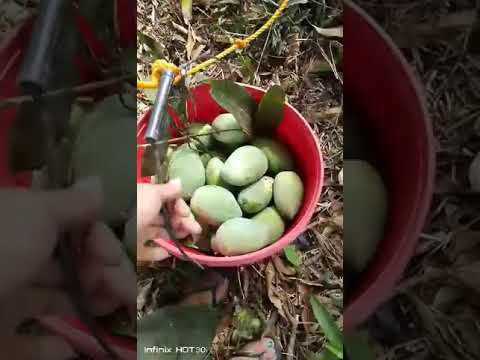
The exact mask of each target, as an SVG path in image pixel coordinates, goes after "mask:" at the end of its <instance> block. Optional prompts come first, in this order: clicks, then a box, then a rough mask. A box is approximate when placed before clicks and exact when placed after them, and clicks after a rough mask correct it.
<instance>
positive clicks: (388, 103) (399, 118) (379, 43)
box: [344, 1, 435, 331]
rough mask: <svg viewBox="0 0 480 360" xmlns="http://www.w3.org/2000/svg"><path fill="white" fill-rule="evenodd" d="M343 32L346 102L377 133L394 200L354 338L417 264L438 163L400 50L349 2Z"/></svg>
mask: <svg viewBox="0 0 480 360" xmlns="http://www.w3.org/2000/svg"><path fill="white" fill-rule="evenodd" d="M344 28H345V37H344V46H345V57H344V76H345V88H344V94H345V98H347V99H349V101H350V102H351V103H352V105H353V107H354V108H355V111H356V112H357V113H359V114H361V118H362V120H363V121H364V122H365V123H364V124H363V125H364V126H365V128H367V129H369V131H371V136H372V141H373V146H374V148H375V149H376V150H377V151H376V153H377V154H378V156H379V157H380V159H379V160H380V162H381V163H382V169H381V171H382V174H383V176H384V178H385V181H386V183H387V187H388V191H389V198H390V199H389V220H388V224H387V228H386V234H385V238H384V239H383V241H382V242H381V244H380V245H379V248H378V250H377V255H376V257H375V259H374V260H373V262H372V263H371V265H370V266H369V268H368V270H367V271H366V273H364V274H363V275H362V277H361V278H360V282H359V283H358V284H357V286H356V289H355V290H354V291H353V294H352V297H351V299H350V302H349V303H347V304H346V309H345V313H344V328H345V330H347V331H348V330H352V329H354V328H356V327H357V326H359V325H360V324H361V323H363V322H364V321H365V320H366V319H367V318H368V317H369V316H370V315H371V314H372V313H373V312H374V311H375V309H376V308H377V307H378V306H379V305H380V304H381V303H382V302H383V301H384V300H385V299H387V298H388V297H389V296H390V295H391V294H392V291H393V290H394V286H395V283H396V281H397V280H399V278H400V277H401V275H402V273H403V271H404V269H405V267H406V265H407V263H408V261H409V259H410V258H411V257H412V255H413V253H414V249H415V246H416V244H417V239H418V237H419V235H420V232H421V230H422V227H423V225H424V223H425V220H426V217H427V213H428V211H429V208H430V201H431V197H432V191H433V190H432V189H433V181H434V171H435V168H434V164H435V158H434V145H433V135H432V126H431V123H430V119H429V117H428V115H427V110H426V102H425V99H424V95H423V92H422V90H421V87H420V85H419V84H418V82H417V80H416V79H415V77H414V76H413V74H412V71H411V70H410V67H409V65H408V63H407V61H406V60H405V59H404V57H403V55H402V53H401V52H400V50H399V49H398V48H397V47H396V46H395V45H394V44H393V42H392V40H391V39H390V38H389V37H388V36H387V35H386V34H385V32H384V31H383V30H382V29H381V28H380V27H379V26H378V25H377V24H376V23H375V22H374V21H373V20H372V19H371V18H370V17H369V16H368V15H367V14H366V13H365V12H364V11H363V10H361V9H360V8H359V7H358V6H357V5H355V4H353V3H352V2H351V1H345V7H344Z"/></svg>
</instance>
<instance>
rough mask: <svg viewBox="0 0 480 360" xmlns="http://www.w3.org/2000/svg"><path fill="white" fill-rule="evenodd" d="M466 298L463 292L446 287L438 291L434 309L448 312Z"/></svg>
mask: <svg viewBox="0 0 480 360" xmlns="http://www.w3.org/2000/svg"><path fill="white" fill-rule="evenodd" d="M463 296H464V294H463V292H462V290H460V289H457V288H454V287H449V286H444V287H441V288H440V289H438V291H437V293H436V294H435V297H434V299H433V304H432V305H433V307H434V308H435V309H437V310H438V311H441V312H447V311H448V310H449V309H450V308H451V306H452V305H453V304H454V303H455V302H457V301H458V300H460V299H461V298H462V297H463Z"/></svg>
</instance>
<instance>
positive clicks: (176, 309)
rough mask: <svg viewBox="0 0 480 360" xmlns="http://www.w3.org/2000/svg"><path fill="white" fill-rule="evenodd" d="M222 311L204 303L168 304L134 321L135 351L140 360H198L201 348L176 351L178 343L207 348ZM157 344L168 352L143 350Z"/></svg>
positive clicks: (200, 355)
mask: <svg viewBox="0 0 480 360" xmlns="http://www.w3.org/2000/svg"><path fill="white" fill-rule="evenodd" d="M221 315H222V313H221V311H220V310H219V309H217V308H212V307H210V306H205V305H201V306H200V305H196V306H167V307H163V308H161V309H159V310H157V311H155V312H154V313H152V314H150V315H147V316H145V317H144V318H142V319H140V320H138V321H137V326H138V327H137V334H138V335H137V339H138V341H137V353H138V359H140V360H201V359H205V353H204V352H203V351H195V350H194V351H191V350H190V351H187V350H185V352H176V351H175V349H176V348H177V347H182V346H185V347H192V346H193V347H194V349H195V348H198V349H205V348H206V349H210V346H211V344H212V341H213V338H214V336H215V330H216V327H217V325H218V322H219V321H220V318H221ZM153 346H157V347H158V348H162V347H163V348H166V349H169V348H171V349H172V352H170V353H162V352H156V353H155V352H146V351H145V350H144V349H145V348H148V347H153Z"/></svg>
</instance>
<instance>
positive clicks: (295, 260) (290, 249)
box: [283, 245, 302, 267]
mask: <svg viewBox="0 0 480 360" xmlns="http://www.w3.org/2000/svg"><path fill="white" fill-rule="evenodd" d="M283 252H284V254H285V257H286V258H287V260H288V261H289V262H290V263H291V264H292V265H293V266H295V267H299V266H300V265H302V258H301V257H300V256H299V255H298V253H297V247H296V246H295V245H288V246H287V247H286V248H285V249H283Z"/></svg>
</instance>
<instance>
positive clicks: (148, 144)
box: [137, 129, 239, 148]
mask: <svg viewBox="0 0 480 360" xmlns="http://www.w3.org/2000/svg"><path fill="white" fill-rule="evenodd" d="M229 131H239V129H228V130H218V131H213V132H209V133H204V134H199V135H184V136H179V137H176V138H172V139H168V140H160V141H157V142H152V143H146V144H137V148H147V147H149V146H152V145H163V144H175V143H177V142H179V141H185V140H188V139H190V138H197V137H202V136H207V135H213V134H219V133H223V132H229Z"/></svg>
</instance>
